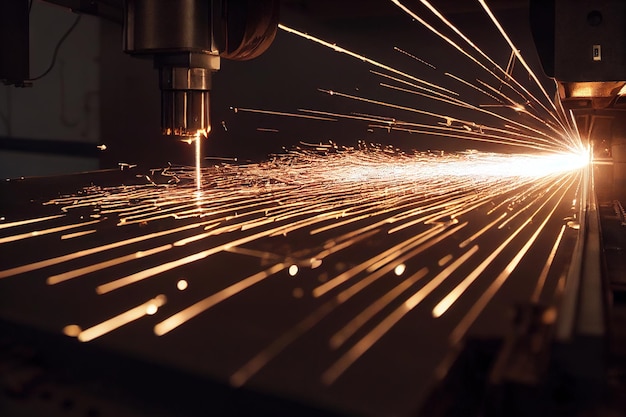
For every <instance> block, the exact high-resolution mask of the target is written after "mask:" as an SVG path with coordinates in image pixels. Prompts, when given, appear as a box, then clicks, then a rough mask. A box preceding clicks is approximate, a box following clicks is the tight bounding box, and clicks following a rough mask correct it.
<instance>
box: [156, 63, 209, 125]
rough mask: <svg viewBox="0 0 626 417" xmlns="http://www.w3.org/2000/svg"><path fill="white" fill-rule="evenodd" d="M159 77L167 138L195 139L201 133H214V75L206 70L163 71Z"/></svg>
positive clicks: (176, 68) (163, 69) (162, 115)
mask: <svg viewBox="0 0 626 417" xmlns="http://www.w3.org/2000/svg"><path fill="white" fill-rule="evenodd" d="M159 73H160V74H159V75H160V87H161V128H162V132H163V134H164V135H175V136H194V135H196V133H197V132H198V131H201V132H208V131H210V130H211V125H210V119H209V114H210V113H209V110H210V107H209V89H210V88H211V71H210V70H208V69H206V68H180V67H162V68H160V69H159Z"/></svg>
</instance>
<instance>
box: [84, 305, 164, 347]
mask: <svg viewBox="0 0 626 417" xmlns="http://www.w3.org/2000/svg"><path fill="white" fill-rule="evenodd" d="M166 300H167V299H166V297H165V296H164V295H162V294H161V295H157V296H156V297H155V298H153V299H151V300H149V301H146V302H145V303H143V304H140V305H138V306H137V307H134V308H131V309H130V310H127V311H125V312H123V313H121V314H118V315H117V316H115V317H112V318H110V319H108V320H105V321H103V322H102V323H98V324H96V325H95V326H93V327H90V328H88V329H85V330H83V331H82V332H80V333H79V334H78V340H79V341H81V342H89V341H91V340H94V339H97V338H98V337H101V336H104V335H105V334H107V333H109V332H112V331H113V330H115V329H118V328H120V327H122V326H124V325H126V324H129V323H131V322H133V321H135V320H139V319H140V318H142V317H144V316H146V315H150V314H155V313H156V312H157V310H158V309H159V307H161V306H163V305H164V304H165V302H166Z"/></svg>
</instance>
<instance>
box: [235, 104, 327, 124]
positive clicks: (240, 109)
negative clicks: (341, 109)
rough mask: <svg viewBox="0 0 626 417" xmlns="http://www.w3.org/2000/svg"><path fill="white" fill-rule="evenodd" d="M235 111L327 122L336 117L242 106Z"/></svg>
mask: <svg viewBox="0 0 626 417" xmlns="http://www.w3.org/2000/svg"><path fill="white" fill-rule="evenodd" d="M237 112H248V113H261V114H269V115H272V116H287V117H297V118H300V119H313V120H325V121H327V122H336V121H337V119H331V118H328V117H318V116H309V115H306V114H298V113H286V112H282V111H273V110H260V109H246V108H242V107H237Z"/></svg>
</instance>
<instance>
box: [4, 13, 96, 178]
mask: <svg viewBox="0 0 626 417" xmlns="http://www.w3.org/2000/svg"><path fill="white" fill-rule="evenodd" d="M76 18H77V15H75V14H73V13H70V12H68V11H67V10H65V9H63V8H60V7H58V6H54V5H51V4H49V3H44V2H40V1H34V2H33V6H32V10H31V20H30V46H31V51H30V68H31V70H30V71H31V74H30V75H31V77H36V76H38V75H40V74H41V73H43V72H44V71H45V69H46V68H47V67H48V66H49V64H50V62H51V60H52V55H53V51H54V48H55V46H56V45H57V43H58V41H59V39H60V38H61V37H62V36H63V34H64V33H65V31H66V30H67V29H68V27H70V26H71V25H72V23H73V22H74V20H75V19H76ZM99 26H100V21H99V19H97V18H94V17H91V16H87V15H84V16H82V18H81V21H80V22H79V23H78V25H77V26H76V28H75V30H73V31H72V33H71V34H70V35H69V37H68V38H67V39H66V41H65V42H64V43H63V45H62V47H61V48H60V50H59V54H58V58H57V60H56V65H55V66H54V68H53V69H52V71H50V73H49V74H48V75H46V76H45V77H43V78H42V79H40V80H37V81H35V82H34V83H33V86H32V87H30V88H16V87H13V86H4V85H0V136H3V137H8V138H23V139H44V140H51V141H77V142H84V143H92V144H94V147H95V146H96V145H97V144H98V143H99V141H100V116H99V110H98V108H99V94H100V93H99V86H98V78H99V56H100V51H99V44H98V37H99ZM35 150H36V149H35ZM98 167H99V163H98V159H97V158H95V157H80V156H66V155H61V154H60V153H51V152H46V153H37V152H33V151H28V152H24V151H10V150H6V149H5V150H0V178H14V177H20V176H39V175H54V174H61V173H70V172H78V171H85V170H93V169H97V168H98Z"/></svg>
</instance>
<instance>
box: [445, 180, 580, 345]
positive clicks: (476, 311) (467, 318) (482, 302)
mask: <svg viewBox="0 0 626 417" xmlns="http://www.w3.org/2000/svg"><path fill="white" fill-rule="evenodd" d="M569 187H571V184H570V185H569ZM565 192H566V191H563V193H562V194H561V196H560V197H559V200H558V201H557V203H556V204H555V205H554V207H553V208H552V210H551V211H550V213H549V214H548V215H547V216H546V218H545V219H544V220H543V222H542V223H541V224H540V225H539V227H538V228H537V230H536V231H535V233H534V234H533V235H532V236H531V238H530V239H528V241H527V242H526V244H525V245H524V247H523V248H522V249H521V250H520V251H519V252H518V253H517V255H515V257H514V258H513V259H512V260H511V261H510V262H509V263H508V265H507V266H506V267H505V268H504V270H503V271H502V272H501V273H500V274H499V275H498V277H497V278H496V279H495V280H494V281H493V282H492V283H491V285H490V286H489V287H488V288H487V290H485V291H484V292H483V293H482V294H481V296H480V298H479V299H478V301H476V303H474V305H473V306H472V308H470V310H469V311H468V312H467V313H466V314H465V315H464V316H463V319H461V321H460V322H459V324H458V325H457V326H456V327H455V329H454V330H453V332H452V334H451V335H450V342H451V343H452V344H457V343H458V342H459V341H460V340H461V339H462V338H463V336H464V335H465V333H466V332H467V330H468V329H469V327H470V326H471V325H472V323H473V322H474V321H475V320H476V318H477V317H478V316H479V315H480V313H481V312H482V311H483V309H484V308H485V307H486V306H487V304H488V303H489V301H491V299H492V298H493V296H494V295H495V294H496V292H498V290H499V289H500V287H501V286H502V284H504V282H505V281H506V280H507V279H508V278H509V276H510V275H511V273H512V272H513V271H514V270H515V268H517V265H518V264H519V263H520V261H521V260H522V258H523V257H524V255H526V253H527V252H528V250H529V249H530V247H531V246H532V245H533V243H535V240H537V237H539V234H540V233H541V232H542V231H543V229H544V228H545V226H546V224H548V221H550V219H551V218H552V215H553V214H554V212H555V211H556V209H557V208H558V206H559V205H560V204H561V202H562V201H563V198H564V197H565Z"/></svg>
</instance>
